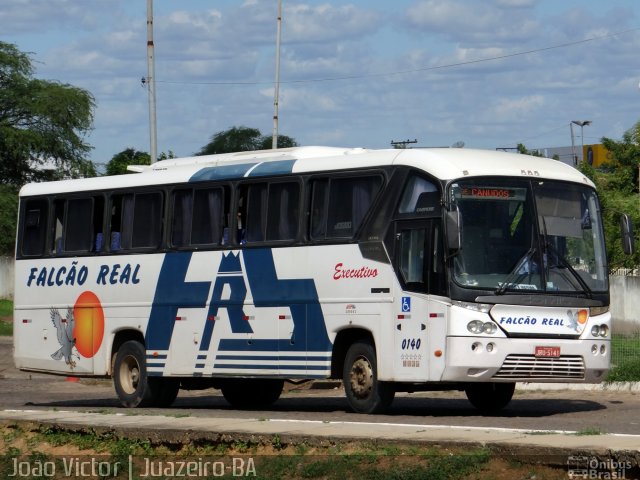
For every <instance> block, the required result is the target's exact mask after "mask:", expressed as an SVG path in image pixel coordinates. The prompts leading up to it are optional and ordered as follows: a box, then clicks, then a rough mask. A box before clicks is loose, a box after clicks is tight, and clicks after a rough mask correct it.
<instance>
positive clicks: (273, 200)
mask: <svg viewBox="0 0 640 480" xmlns="http://www.w3.org/2000/svg"><path fill="white" fill-rule="evenodd" d="M299 201H300V186H299V185H298V184H297V183H293V182H289V183H273V184H271V185H269V201H268V208H267V240H293V239H295V238H296V237H297V235H298V211H299V210H298V208H299Z"/></svg>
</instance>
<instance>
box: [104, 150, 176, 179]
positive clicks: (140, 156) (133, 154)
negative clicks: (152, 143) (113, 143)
mask: <svg viewBox="0 0 640 480" xmlns="http://www.w3.org/2000/svg"><path fill="white" fill-rule="evenodd" d="M169 158H176V156H175V154H174V153H173V152H172V151H171V150H169V151H168V152H160V154H159V155H158V161H161V160H167V159H169ZM129 165H151V155H149V154H148V153H147V152H142V151H140V150H136V149H135V148H126V149H124V150H123V151H121V152H120V153H116V154H115V155H114V156H113V157H111V160H109V162H107V167H106V171H105V173H106V174H107V175H123V174H125V173H133V172H130V171H128V170H127V167H128V166H129Z"/></svg>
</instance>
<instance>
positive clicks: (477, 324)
mask: <svg viewBox="0 0 640 480" xmlns="http://www.w3.org/2000/svg"><path fill="white" fill-rule="evenodd" d="M483 328H484V325H483V323H482V322H481V321H480V320H472V321H470V322H469V323H467V330H469V331H470V332H471V333H475V334H478V333H482V329H483Z"/></svg>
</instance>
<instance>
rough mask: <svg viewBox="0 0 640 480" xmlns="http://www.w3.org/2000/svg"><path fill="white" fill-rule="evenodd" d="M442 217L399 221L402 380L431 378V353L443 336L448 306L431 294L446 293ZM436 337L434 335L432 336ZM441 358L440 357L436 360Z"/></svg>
mask: <svg viewBox="0 0 640 480" xmlns="http://www.w3.org/2000/svg"><path fill="white" fill-rule="evenodd" d="M441 238H442V235H441V227H440V220H439V219H424V220H410V221H398V222H396V223H395V249H394V250H395V254H394V264H395V270H396V274H397V276H398V279H399V280H400V285H401V288H402V292H400V293H399V295H398V302H397V304H396V305H397V307H396V310H397V311H396V316H395V329H394V333H395V347H394V351H395V355H394V362H395V372H397V374H396V378H397V379H398V380H407V381H411V380H415V381H420V380H428V379H430V378H429V377H430V370H431V365H430V363H431V359H430V358H431V357H429V355H428V354H427V353H428V352H430V351H431V350H432V349H433V348H432V347H433V346H434V345H436V346H437V341H436V343H434V341H435V340H436V338H440V337H442V333H443V332H441V330H442V328H440V327H441V326H440V325H439V324H440V323H442V324H444V322H445V318H444V312H445V310H444V307H442V306H441V305H440V304H438V303H435V302H433V300H431V295H430V294H436V295H439V294H442V290H443V289H444V271H443V270H444V265H443V263H444V260H443V255H442V244H441ZM432 337H434V338H432ZM434 361H437V360H434Z"/></svg>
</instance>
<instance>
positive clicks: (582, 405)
mask: <svg viewBox="0 0 640 480" xmlns="http://www.w3.org/2000/svg"><path fill="white" fill-rule="evenodd" d="M11 355H12V354H11V339H10V338H7V337H0V392H1V393H2V394H1V395H0V410H25V409H28V410H74V411H83V412H100V413H103V414H104V413H124V412H126V413H128V414H130V413H133V412H132V411H130V410H126V409H123V408H121V407H120V406H119V403H118V401H117V399H116V395H115V392H114V390H113V386H112V384H111V382H110V381H107V380H93V379H82V380H80V381H79V382H70V381H68V379H67V378H65V377H57V376H49V375H41V374H29V373H25V372H19V371H17V370H16V369H15V368H14V367H13V359H12V356H11ZM137 412H140V413H144V414H145V415H150V414H154V413H155V414H158V415H165V416H166V415H176V414H179V415H181V416H182V415H188V416H189V417H191V418H193V417H196V418H197V417H203V418H204V417H206V418H220V419H230V418H246V419H256V418H260V419H279V420H284V421H290V420H299V421H311V422H314V421H319V422H329V421H331V422H367V423H379V424H407V425H409V424H411V425H425V426H427V425H429V426H446V427H483V428H494V429H517V430H523V431H537V430H550V431H572V432H585V431H591V432H594V431H599V432H602V433H613V434H630V435H640V392H638V393H636V392H617V391H575V390H559V391H555V390H544V391H522V390H518V391H517V392H516V395H515V396H514V400H513V401H512V402H511V404H510V405H509V406H508V407H507V408H506V409H504V410H503V411H502V412H501V413H500V414H499V415H496V416H483V415H481V414H480V413H478V412H477V411H476V410H475V409H474V408H473V407H472V406H471V405H470V404H469V402H468V401H467V400H466V398H465V396H464V394H463V393H459V392H435V393H434V392H428V393H415V394H398V396H397V397H396V400H395V401H394V403H393V406H392V409H391V411H390V412H389V413H388V414H386V415H358V414H354V413H352V412H350V411H349V408H348V405H347V402H346V400H345V398H344V392H343V391H342V389H341V388H332V389H317V388H316V389H308V388H297V389H296V388H293V389H290V390H288V391H287V392H285V393H284V394H283V396H282V397H281V399H280V400H279V401H278V402H277V403H276V404H275V405H274V406H273V407H272V408H270V409H269V410H265V411H249V412H247V411H241V410H234V409H232V408H231V407H230V406H229V405H228V404H227V403H226V401H225V400H224V399H223V398H222V395H221V394H220V392H219V391H217V390H205V391H199V392H181V393H180V395H179V396H178V398H177V400H176V402H175V403H174V405H173V406H172V408H171V409H146V410H145V411H144V412H142V411H140V410H138V411H137ZM137 412H136V413H137ZM638 438H639V440H638V447H640V437H638Z"/></svg>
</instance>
